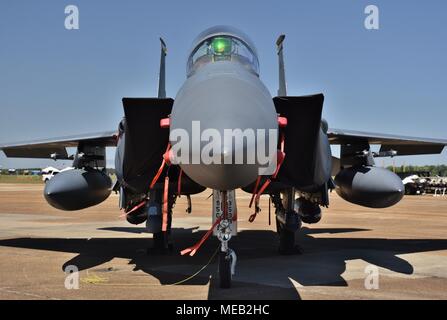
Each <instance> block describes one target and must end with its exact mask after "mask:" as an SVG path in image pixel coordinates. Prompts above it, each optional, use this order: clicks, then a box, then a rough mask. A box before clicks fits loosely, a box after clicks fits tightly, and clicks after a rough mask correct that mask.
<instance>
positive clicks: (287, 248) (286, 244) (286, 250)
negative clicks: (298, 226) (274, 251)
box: [276, 220, 295, 255]
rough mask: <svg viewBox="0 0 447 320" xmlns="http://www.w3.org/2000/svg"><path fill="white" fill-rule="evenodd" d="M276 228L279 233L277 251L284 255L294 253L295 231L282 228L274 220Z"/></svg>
mask: <svg viewBox="0 0 447 320" xmlns="http://www.w3.org/2000/svg"><path fill="white" fill-rule="evenodd" d="M276 229H277V231H278V235H279V253H280V254H284V255H287V254H292V253H294V252H295V232H293V231H290V230H287V229H286V228H283V227H282V226H281V223H280V222H279V221H278V220H276Z"/></svg>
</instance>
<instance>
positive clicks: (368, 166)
mask: <svg viewBox="0 0 447 320" xmlns="http://www.w3.org/2000/svg"><path fill="white" fill-rule="evenodd" d="M284 38H285V36H284V35H281V36H280V37H279V38H278V40H277V42H276V46H277V53H278V62H279V90H278V95H277V96H275V97H272V96H271V94H270V92H269V91H268V90H267V88H266V87H265V86H264V84H263V83H262V81H261V79H260V78H259V62H258V56H257V53H256V48H255V46H254V44H253V43H252V41H251V40H250V39H249V38H248V37H247V36H246V35H245V34H244V33H243V32H241V31H239V30H236V29H234V28H232V27H227V26H216V27H212V28H210V29H207V30H205V31H204V32H202V33H201V34H200V35H199V36H198V37H197V38H196V39H195V40H194V42H193V46H192V50H191V51H190V54H189V58H188V62H187V74H186V76H187V78H186V80H185V83H184V84H183V86H182V87H181V88H180V90H179V92H178V93H177V96H176V98H175V100H174V99H172V98H167V97H166V91H165V79H166V75H165V59H166V53H167V51H166V45H165V43H164V41H163V40H162V39H160V40H161V61H160V77H159V88H158V97H157V98H123V107H124V118H123V120H122V121H121V122H120V124H119V128H118V131H117V132H115V131H114V132H103V133H96V134H85V135H78V136H71V137H63V138H55V139H47V140H37V141H29V142H24V143H12V144H4V145H1V146H0V148H1V149H2V150H3V151H4V153H5V154H6V156H7V157H16V158H53V159H73V167H74V169H73V170H69V171H65V172H62V173H60V174H58V175H57V176H55V177H54V178H53V179H51V180H50V181H49V182H48V183H47V184H46V186H45V190H44V196H45V199H46V200H47V201H48V203H49V204H50V205H52V206H53V207H56V208H58V209H61V210H80V209H84V208H87V207H90V206H93V205H96V204H99V203H100V202H102V201H104V200H106V199H107V197H108V196H109V194H110V192H111V190H112V189H113V190H115V191H117V192H119V194H120V198H119V207H120V209H122V210H124V212H125V214H126V218H127V220H128V221H129V222H130V223H132V224H140V223H143V222H146V225H147V228H148V230H149V232H151V233H153V240H154V250H155V251H158V252H160V253H162V252H164V251H168V250H172V240H171V221H172V208H173V205H174V203H175V201H176V198H177V197H179V196H180V195H185V196H186V197H187V198H188V203H189V208H190V207H191V206H190V203H191V202H190V195H193V194H197V193H200V192H202V191H204V190H205V189H206V188H210V189H213V198H212V202H213V205H212V213H213V220H212V221H213V223H212V225H211V226H210V230H209V231H208V232H207V233H206V234H205V235H204V237H203V238H202V240H201V241H200V242H199V243H197V244H196V245H194V246H192V247H190V248H187V249H185V250H183V251H182V252H181V253H182V254H190V255H194V253H195V252H196V251H197V250H198V249H199V247H200V246H201V244H202V243H203V242H204V241H205V240H206V239H207V238H208V237H209V236H210V235H211V234H212V233H214V235H216V236H217V237H218V239H219V240H220V242H221V250H220V252H219V279H220V286H221V287H224V288H225V287H230V285H231V278H232V274H234V266H235V262H236V255H235V252H234V250H232V249H230V248H229V246H228V242H229V240H230V239H231V237H232V236H233V235H235V234H236V231H237V230H236V222H237V219H238V218H239V219H242V218H243V217H237V209H236V198H235V190H236V189H238V188H241V189H243V190H244V191H246V192H249V193H252V195H253V196H252V201H251V203H250V207H252V208H253V215H251V216H250V218H249V220H250V221H253V220H254V219H255V217H256V214H257V213H258V212H259V211H260V208H259V198H260V196H261V195H262V194H265V195H268V196H269V197H270V199H271V202H272V203H273V205H274V207H275V214H276V225H277V232H278V235H279V252H280V253H282V254H291V253H294V252H296V251H297V248H296V247H295V233H296V232H297V231H298V230H299V229H300V227H301V224H302V223H317V222H318V221H319V220H320V219H321V209H320V208H321V207H327V206H328V205H329V197H328V191H329V190H331V189H335V190H336V192H337V193H338V194H339V195H340V196H341V197H342V198H343V199H345V200H346V201H349V202H352V203H355V204H358V205H361V206H366V207H373V208H385V207H389V206H392V205H394V204H396V203H397V202H399V201H400V200H401V199H402V197H403V194H404V186H403V185H402V181H401V180H400V179H399V177H398V176H396V175H395V174H394V173H392V172H390V171H388V170H386V169H383V168H379V167H376V166H375V165H374V158H375V157H381V156H396V155H397V156H400V155H414V154H435V153H440V152H442V150H443V148H444V146H445V145H446V144H447V140H435V139H422V138H414V137H403V136H393V135H387V134H373V133H366V132H356V131H349V130H338V129H331V128H329V127H328V123H327V121H326V120H324V119H322V117H321V114H322V108H323V100H324V96H323V94H316V95H310V96H288V95H287V92H286V81H285V71H284V60H283V41H284ZM228 136H229V137H230V138H229V139H223V141H221V139H220V138H222V137H224V138H225V137H228ZM331 144H336V145H340V146H341V147H340V150H341V151H340V158H339V159H338V158H335V157H332V155H331V149H330V145H331ZM375 144H377V145H380V146H381V147H380V151H379V152H372V150H371V148H370V145H375ZM267 146H268V147H267ZM67 147H76V148H77V152H76V154H75V155H74V156H71V157H70V156H69V155H68V154H67V150H66V148H67ZM106 147H116V156H115V169H116V175H117V181H116V183H115V184H114V186H113V187H112V182H111V179H110V178H109V177H108V175H107V174H106V172H105V166H106V161H105V154H106V153H105V149H106ZM268 150H273V152H271V151H268ZM261 151H262V152H261ZM266 152H267V155H266ZM261 155H262V157H261ZM261 160H262V161H261ZM333 176H335V179H332V177H333Z"/></svg>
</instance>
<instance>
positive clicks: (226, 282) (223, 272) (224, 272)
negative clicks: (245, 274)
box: [219, 249, 236, 289]
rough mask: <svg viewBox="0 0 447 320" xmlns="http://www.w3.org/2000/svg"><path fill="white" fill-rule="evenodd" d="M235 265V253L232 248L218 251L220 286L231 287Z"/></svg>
mask: <svg viewBox="0 0 447 320" xmlns="http://www.w3.org/2000/svg"><path fill="white" fill-rule="evenodd" d="M235 267H236V253H235V252H234V251H233V250H231V249H228V250H227V251H226V252H224V251H221V252H219V286H220V287H221V288H224V289H227V288H231V280H232V278H233V275H234V271H235Z"/></svg>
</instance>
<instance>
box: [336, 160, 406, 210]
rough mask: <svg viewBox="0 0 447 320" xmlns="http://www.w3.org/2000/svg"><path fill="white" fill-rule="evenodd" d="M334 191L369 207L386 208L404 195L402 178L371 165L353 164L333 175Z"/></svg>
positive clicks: (350, 200) (353, 201) (352, 201)
mask: <svg viewBox="0 0 447 320" xmlns="http://www.w3.org/2000/svg"><path fill="white" fill-rule="evenodd" d="M335 185H336V187H335V191H336V192H337V194H338V195H339V196H340V197H342V198H343V199H344V200H346V201H348V202H351V203H354V204H358V205H361V206H364V207H369V208H387V207H391V206H393V205H395V204H396V203H398V202H399V201H400V200H401V199H402V197H403V195H404V191H405V188H404V185H403V183H402V180H401V179H400V178H399V177H398V176H397V175H396V174H394V173H393V172H391V171H389V170H387V169H384V168H378V167H372V166H353V167H350V168H346V169H343V170H341V171H340V172H339V173H338V174H337V176H336V177H335Z"/></svg>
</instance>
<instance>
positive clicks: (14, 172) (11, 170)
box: [8, 169, 17, 175]
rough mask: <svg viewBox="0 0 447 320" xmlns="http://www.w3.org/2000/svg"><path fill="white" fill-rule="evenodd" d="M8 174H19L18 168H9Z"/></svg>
mask: <svg viewBox="0 0 447 320" xmlns="http://www.w3.org/2000/svg"><path fill="white" fill-rule="evenodd" d="M8 174H11V175H12V174H17V170H16V169H8Z"/></svg>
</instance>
